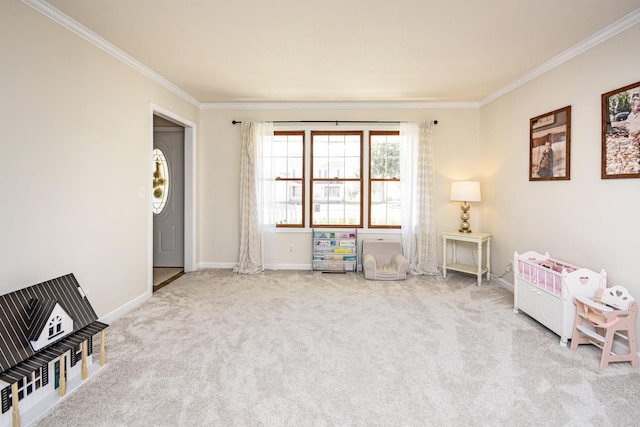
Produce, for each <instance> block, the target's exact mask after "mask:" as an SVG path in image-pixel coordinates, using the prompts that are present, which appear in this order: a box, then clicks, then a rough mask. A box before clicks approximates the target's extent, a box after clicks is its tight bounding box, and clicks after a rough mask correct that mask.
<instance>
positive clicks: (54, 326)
mask: <svg viewBox="0 0 640 427" xmlns="http://www.w3.org/2000/svg"><path fill="white" fill-rule="evenodd" d="M61 333H62V317H60V316H55V317H53V318H52V319H51V320H49V339H51V338H53V337H55V336H56V335H59V334H61Z"/></svg>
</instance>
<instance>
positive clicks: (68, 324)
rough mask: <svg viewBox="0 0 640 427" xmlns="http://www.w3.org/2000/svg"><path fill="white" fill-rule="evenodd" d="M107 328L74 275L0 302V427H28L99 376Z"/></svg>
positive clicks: (32, 288) (23, 290) (103, 356)
mask: <svg viewBox="0 0 640 427" xmlns="http://www.w3.org/2000/svg"><path fill="white" fill-rule="evenodd" d="M106 327H107V325H106V324H105V323H102V322H99V321H98V317H97V315H96V313H95V311H94V310H93V308H92V307H91V304H90V303H89V301H88V299H87V297H86V295H85V293H84V291H83V290H82V288H81V287H80V285H79V284H78V282H77V280H76V278H75V276H74V275H73V274H68V275H66V276H62V277H58V278H57V279H53V280H49V281H46V282H43V283H40V284H37V285H33V286H30V287H27V288H24V289H20V290H17V291H14V292H11V293H8V294H6V295H2V296H0V391H1V394H2V413H1V414H0V426H9V425H12V426H14V427H17V426H20V425H26V424H28V423H29V422H31V421H33V420H34V419H35V418H36V417H37V416H38V415H40V414H41V413H43V412H44V411H46V410H47V409H48V408H49V407H51V406H52V405H53V404H55V403H56V402H57V401H58V400H59V399H60V398H62V397H64V396H65V394H66V393H67V392H68V391H69V390H71V389H73V388H75V387H77V386H78V385H80V384H81V383H82V381H84V380H85V379H86V378H88V377H89V376H90V375H92V374H93V373H95V372H96V371H97V370H99V369H100V367H102V366H103V365H104V363H105V353H104V332H105V331H104V330H105V328H106ZM98 333H100V334H101V339H100V364H99V366H98V365H97V364H94V363H93V357H92V353H93V337H94V336H95V335H96V334H98Z"/></svg>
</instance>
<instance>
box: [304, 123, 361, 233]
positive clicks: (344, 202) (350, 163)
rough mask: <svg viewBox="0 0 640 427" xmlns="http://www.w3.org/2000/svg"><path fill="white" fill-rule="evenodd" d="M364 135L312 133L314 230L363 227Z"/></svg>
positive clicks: (355, 133)
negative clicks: (315, 228) (318, 228)
mask: <svg viewBox="0 0 640 427" xmlns="http://www.w3.org/2000/svg"><path fill="white" fill-rule="evenodd" d="M362 135H363V133H362V132H361V131H355V132H352V131H345V132H333V131H331V132H320V131H314V132H311V152H312V154H311V170H312V172H311V194H312V200H311V201H312V209H311V227H326V226H331V227H340V226H345V227H361V226H362V139H363V136H362Z"/></svg>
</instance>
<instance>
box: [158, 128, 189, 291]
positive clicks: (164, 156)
mask: <svg viewBox="0 0 640 427" xmlns="http://www.w3.org/2000/svg"><path fill="white" fill-rule="evenodd" d="M158 125H162V126H158ZM151 200H152V202H151V205H152V207H151V209H152V211H153V290H154V291H156V290H158V289H160V287H162V286H164V285H166V284H168V283H169V282H171V281H172V280H174V279H175V278H176V277H177V276H179V275H180V274H182V273H183V272H184V128H183V127H182V126H179V125H174V124H173V123H172V122H169V121H168V120H165V119H162V118H161V117H154V127H153V165H152V188H151Z"/></svg>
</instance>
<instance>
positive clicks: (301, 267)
mask: <svg viewBox="0 0 640 427" xmlns="http://www.w3.org/2000/svg"><path fill="white" fill-rule="evenodd" d="M236 265H238V264H237V263H235V262H234V263H230V262H201V263H199V264H198V265H197V268H198V270H205V269H208V268H211V269H216V268H217V269H230V268H233V267H235V266H236ZM266 269H267V270H311V264H278V265H277V266H276V268H266Z"/></svg>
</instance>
